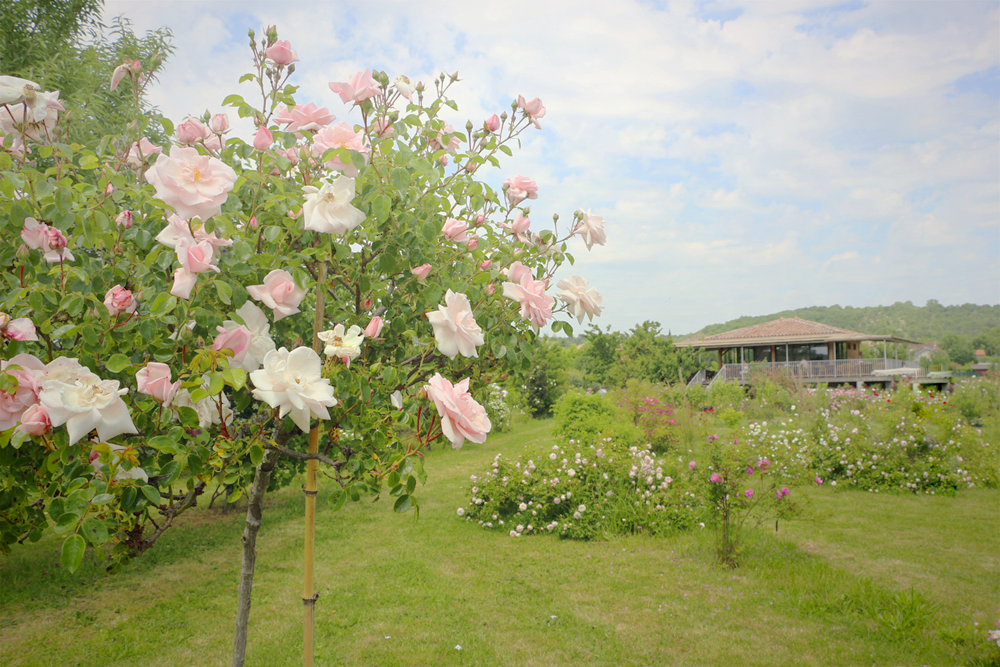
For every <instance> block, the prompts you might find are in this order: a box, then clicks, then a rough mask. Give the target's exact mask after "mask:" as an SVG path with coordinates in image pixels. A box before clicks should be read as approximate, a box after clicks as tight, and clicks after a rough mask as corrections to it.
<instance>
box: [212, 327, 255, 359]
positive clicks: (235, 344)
mask: <svg viewBox="0 0 1000 667" xmlns="http://www.w3.org/2000/svg"><path fill="white" fill-rule="evenodd" d="M233 324H235V325H236V326H233ZM215 330H216V331H218V332H219V335H218V336H216V338H215V343H214V344H213V345H212V349H213V350H215V351H216V352H218V351H220V350H226V349H228V350H232V351H233V357H232V359H231V360H230V366H231V367H234V366H235V367H238V368H243V360H244V359H245V358H246V356H247V351H248V350H249V349H250V341H251V338H252V336H251V334H250V329H248V328H246V327H245V326H243V325H242V324H237V323H236V322H233V323H232V324H231V325H229V326H227V327H215ZM257 368H260V367H259V366H256V367H254V368H253V369H252V370H257Z"/></svg>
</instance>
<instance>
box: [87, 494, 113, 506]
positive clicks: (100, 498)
mask: <svg viewBox="0 0 1000 667" xmlns="http://www.w3.org/2000/svg"><path fill="white" fill-rule="evenodd" d="M112 500H114V496H113V495H111V494H110V493H98V494H97V495H96V496H94V498H93V499H92V500H91V501H90V503H91V504H92V505H107V504H108V503H109V502H111V501H112Z"/></svg>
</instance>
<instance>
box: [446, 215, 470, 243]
mask: <svg viewBox="0 0 1000 667" xmlns="http://www.w3.org/2000/svg"><path fill="white" fill-rule="evenodd" d="M468 229H469V225H468V223H466V222H462V221H461V220H455V219H454V218H448V219H447V220H445V221H444V227H442V228H441V234H442V235H444V237H445V238H446V239H448V240H449V241H455V242H458V243H463V242H465V241H466V240H468V238H469V236H468V234H466V231H468Z"/></svg>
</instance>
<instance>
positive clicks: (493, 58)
mask: <svg viewBox="0 0 1000 667" xmlns="http://www.w3.org/2000/svg"><path fill="white" fill-rule="evenodd" d="M106 14H107V15H109V16H114V15H117V14H124V15H125V16H126V17H128V18H129V19H130V20H132V22H133V24H134V25H135V27H136V28H137V29H138V30H146V29H153V28H157V27H159V26H164V25H165V26H168V27H170V28H171V30H172V31H173V33H174V43H175V45H176V46H177V52H176V53H175V55H174V56H173V57H172V58H171V60H170V61H169V62H168V66H167V70H166V72H165V73H164V75H163V76H162V77H161V80H160V83H159V85H158V86H157V88H156V89H155V90H154V91H153V93H152V99H153V101H154V102H155V103H156V104H158V105H159V106H160V108H161V110H162V111H163V112H164V113H165V114H167V115H168V116H169V117H171V118H173V119H175V120H176V121H179V120H181V119H183V117H184V116H186V115H188V114H200V113H202V112H204V111H205V110H206V109H208V110H210V111H212V112H213V113H214V112H218V111H222V110H223V109H222V107H221V102H222V99H223V98H224V97H225V95H226V94H228V93H229V92H233V91H235V90H237V85H236V81H237V79H238V78H239V76H240V74H242V73H243V72H244V71H247V69H248V66H249V58H248V55H249V50H248V49H247V46H246V44H247V38H246V34H247V30H248V28H254V29H255V30H257V31H258V32H260V29H261V28H262V27H263V26H266V25H269V24H275V25H277V27H278V30H279V33H280V36H281V38H282V39H288V40H290V41H291V42H292V47H293V48H295V49H296V50H297V51H298V55H299V59H300V61H301V62H299V63H298V64H297V72H296V75H295V77H296V78H297V83H298V84H299V85H300V86H301V90H300V93H299V100H300V102H306V101H314V102H316V103H317V104H320V105H321V106H327V107H328V108H329V109H330V110H331V111H332V112H334V113H335V114H337V116H338V118H339V119H341V120H343V119H347V120H349V121H350V120H357V119H355V118H353V116H352V115H351V114H350V113H349V109H348V108H347V107H346V106H345V105H343V104H342V103H341V102H340V99H339V98H338V97H337V96H336V95H335V94H334V93H332V92H331V91H330V89H329V87H328V86H327V83H328V82H330V81H345V80H346V78H347V76H348V75H350V74H351V73H353V72H355V71H358V70H362V69H365V68H375V69H382V70H385V71H386V72H387V73H388V74H389V76H390V78H395V76H397V75H399V74H406V75H407V76H409V77H410V78H411V79H413V80H423V81H425V82H428V83H429V82H430V81H431V79H432V78H433V76H434V75H435V74H436V73H438V72H441V71H448V72H452V71H455V70H458V72H459V75H460V78H461V79H462V81H461V82H460V84H458V85H457V86H454V87H453V88H452V92H453V94H454V98H455V99H456V101H457V102H458V104H459V112H457V113H453V114H452V115H453V117H452V118H449V120H451V122H452V124H453V125H454V126H455V127H460V126H464V125H465V121H466V120H467V119H472V120H473V122H474V123H476V124H479V123H480V122H481V121H482V120H483V119H484V118H486V117H487V116H489V115H491V114H492V113H494V112H496V113H499V112H500V111H502V110H504V109H507V108H509V104H510V100H511V99H513V98H516V96H517V95H519V94H522V95H525V96H526V97H528V98H531V97H536V96H537V97H540V98H541V99H542V100H543V102H544V103H545V106H546V108H547V110H548V113H547V115H546V116H545V118H544V119H543V120H542V130H541V131H533V132H532V133H531V134H530V135H528V137H527V139H526V140H525V142H524V149H523V150H522V151H521V153H520V154H515V158H514V159H511V160H508V162H507V163H505V164H504V166H503V168H502V169H500V170H494V171H493V172H487V173H485V174H483V177H484V178H485V179H486V180H487V181H489V182H490V183H491V184H492V185H493V186H495V187H499V185H500V183H501V182H502V181H503V180H504V178H506V177H508V176H513V175H514V174H523V175H525V176H528V177H530V178H532V179H534V180H535V181H537V182H538V184H539V199H538V200H537V201H535V202H532V207H531V209H532V213H531V218H532V220H533V221H535V222H534V224H535V225H539V224H540V223H542V222H543V221H546V220H551V217H552V214H553V213H559V214H560V216H561V217H562V218H563V219H564V220H567V219H569V217H570V216H571V214H572V212H573V211H574V210H576V209H577V208H580V207H583V208H585V209H586V208H592V209H593V211H594V212H595V213H598V214H599V215H601V216H603V217H604V218H605V220H606V221H607V225H606V229H607V232H608V244H607V245H606V246H604V247H598V246H595V248H594V250H593V252H589V253H588V252H587V250H586V248H585V246H583V244H582V242H581V243H579V244H578V245H575V247H574V254H575V255H576V258H577V263H576V266H575V267H573V268H572V269H563V271H562V273H561V275H569V274H570V273H578V274H580V275H582V276H583V277H584V278H586V279H587V280H589V281H590V283H591V284H592V285H593V286H595V287H596V288H597V289H598V290H599V291H600V292H601V293H602V294H603V296H604V305H605V307H606V309H605V313H604V316H603V317H601V318H600V320H599V323H600V324H601V326H602V327H603V326H605V325H611V327H612V328H614V329H618V330H627V329H629V328H631V327H633V326H635V325H636V324H638V323H641V322H643V321H644V320H656V321H658V322H660V323H661V324H662V326H663V329H664V331H666V330H667V329H669V330H671V331H673V332H674V333H675V334H676V333H690V332H693V331H695V330H697V329H699V328H701V327H702V326H705V325H707V324H712V323H715V322H722V321H725V320H728V319H732V318H735V317H739V316H741V315H763V314H767V313H772V312H777V311H779V310H784V309H788V308H797V307H804V306H814V305H819V306H829V305H834V304H840V305H841V306H871V305H879V304H891V303H893V302H895V301H907V300H909V301H913V302H914V303H916V304H923V303H924V302H926V301H927V300H928V299H937V300H938V301H940V302H941V303H943V304H958V303H967V302H971V303H979V304H996V303H1000V3H998V2H967V3H963V2H955V1H949V2H927V1H925V2H878V3H864V2H822V1H820V0H810V1H809V2H778V1H774V2H729V1H721V2H629V1H626V0H619V1H618V2H615V3H608V2H589V1H578V2H573V3H569V2H546V1H545V0H538V1H536V2H530V3H527V2H526V3H518V2H508V3H503V4H500V3H492V4H488V5H487V4H482V3H470V2H464V3H457V2H433V1H432V2H355V3H342V2H330V1H327V2H286V3H284V4H283V5H282V6H281V8H280V9H279V8H277V6H276V5H275V4H274V3H264V2H252V1H251V2H174V3H166V2H165V3H148V2H120V1H115V0H109V1H108V2H107V4H106ZM249 93H250V91H249V89H248V90H247V91H246V94H249ZM595 322H597V320H595Z"/></svg>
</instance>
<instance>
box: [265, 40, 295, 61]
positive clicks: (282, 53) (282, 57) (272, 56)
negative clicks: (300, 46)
mask: <svg viewBox="0 0 1000 667" xmlns="http://www.w3.org/2000/svg"><path fill="white" fill-rule="evenodd" d="M264 55H265V56H267V57H268V59H269V60H270V61H271V62H273V63H274V64H276V65H291V64H292V63H296V62H298V61H299V54H297V53H296V52H295V51H293V50H292V45H291V43H289V42H288V40H284V39H282V40H278V41H277V42H275V43H274V44H272V45H271V46H269V47H268V48H267V50H266V51H264Z"/></svg>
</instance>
